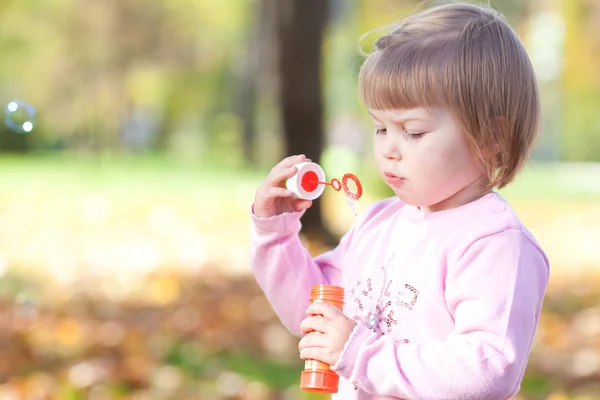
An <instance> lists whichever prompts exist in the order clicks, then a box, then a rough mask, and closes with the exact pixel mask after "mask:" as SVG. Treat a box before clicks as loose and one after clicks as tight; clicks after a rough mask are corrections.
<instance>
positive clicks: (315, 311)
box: [298, 303, 357, 365]
mask: <svg viewBox="0 0 600 400" xmlns="http://www.w3.org/2000/svg"><path fill="white" fill-rule="evenodd" d="M306 313H307V314H308V315H310V316H309V317H308V318H306V319H305V320H304V321H302V323H301V324H300V330H301V332H302V334H303V335H306V336H304V337H303V338H302V339H301V340H300V343H299V344H298V348H299V349H300V358H302V359H304V360H308V359H310V360H317V361H321V362H324V363H325V364H328V365H335V363H337V361H338V360H339V358H340V355H341V354H342V351H343V350H344V346H345V344H346V342H347V341H348V338H350V334H351V333H352V331H353V330H354V327H355V326H356V325H357V323H356V322H355V321H353V320H351V319H350V318H348V317H346V316H345V315H344V314H343V313H342V312H341V311H340V310H339V309H338V308H337V307H335V306H333V305H331V304H327V303H313V304H311V305H310V306H309V307H308V309H307V310H306ZM311 332H313V333H311ZM314 332H316V333H314Z"/></svg>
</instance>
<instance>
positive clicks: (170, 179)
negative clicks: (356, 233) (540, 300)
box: [0, 159, 600, 400]
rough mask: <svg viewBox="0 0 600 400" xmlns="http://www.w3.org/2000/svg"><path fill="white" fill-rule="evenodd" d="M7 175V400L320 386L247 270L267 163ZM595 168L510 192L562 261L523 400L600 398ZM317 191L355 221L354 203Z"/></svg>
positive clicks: (0, 385) (341, 216)
mask: <svg viewBox="0 0 600 400" xmlns="http://www.w3.org/2000/svg"><path fill="white" fill-rule="evenodd" d="M0 172H1V173H0V184H1V185H2V188H3V194H2V196H0V222H1V223H0V273H1V274H2V275H1V278H0V320H1V321H2V324H0V399H61V400H62V399H69V400H70V399H140V400H141V399H182V400H185V399H202V400H213V399H215V400H216V399H245V400H271V399H290V400H291V399H323V398H324V397H322V396H321V397H319V396H310V395H309V394H308V393H303V392H301V391H300V390H299V389H298V379H299V373H300V371H301V369H302V363H301V360H299V358H298V352H297V339H296V338H294V337H292V336H291V335H290V334H289V333H288V332H287V331H286V330H285V329H284V328H283V327H282V326H281V324H280V323H279V322H278V320H277V318H276V316H275V315H274V314H273V312H272V310H271V308H270V307H269V305H268V303H267V302H266V301H265V299H264V297H263V296H262V294H261V292H260V290H259V289H258V288H257V286H256V284H255V283H254V280H253V279H252V277H251V276H249V274H248V272H249V268H248V259H247V254H248V253H247V252H248V248H247V246H248V244H247V239H248V238H247V230H248V217H247V211H248V206H249V204H250V202H251V199H252V195H253V192H254V188H255V185H256V184H257V182H258V179H260V176H261V175H260V173H257V174H252V173H248V172H245V173H243V174H242V173H241V172H238V171H229V172H223V171H221V172H215V171H210V170H207V169H206V168H203V167H198V166H194V167H190V166H182V165H176V164H173V163H163V162H139V161H136V162H124V161H120V162H112V161H111V162H102V161H96V162H89V161H86V162H79V161H76V160H72V159H71V160H43V159H40V160H37V161H31V160H28V161H25V160H18V159H12V160H5V161H2V162H1V163H0ZM597 174H598V170H597V167H593V166H592V167H581V166H578V167H574V166H562V167H547V168H538V170H536V171H527V173H526V174H525V175H524V177H523V178H522V179H521V180H520V181H519V182H517V183H516V184H515V185H514V186H513V187H511V188H510V189H508V190H506V191H505V193H503V194H504V195H505V196H506V197H507V198H508V199H509V200H511V202H512V203H513V204H514V206H515V208H516V209H517V211H518V212H519V213H520V215H521V216H522V219H523V220H524V222H525V223H526V224H527V225H528V226H529V227H530V229H531V230H532V231H533V233H534V234H535V235H536V237H537V238H538V239H539V241H540V242H541V243H542V245H543V246H544V247H545V248H546V249H547V251H548V254H549V257H550V259H551V262H552V267H553V270H552V278H551V282H550V287H549V291H548V296H547V300H546V304H545V308H544V315H543V317H542V320H541V322H540V327H539V330H538V334H537V337H536V340H535V343H534V352H533V355H532V357H531V362H530V366H529V368H528V371H527V377H526V380H525V381H524V384H523V388H522V391H521V393H520V394H519V397H518V398H519V399H531V400H534V399H552V400H557V399H561V400H562V399H597V398H600V383H599V382H600V356H599V354H600V308H599V307H598V304H600V285H599V283H600V261H599V260H600V246H598V242H597V238H599V237H600V190H599V189H600V188H594V187H593V185H592V182H593V180H592V179H591V177H593V176H598V175H597ZM368 188H369V182H365V193H366V196H367V197H365V199H364V200H363V201H362V202H359V204H358V211H359V212H360V210H362V209H364V207H365V206H366V204H368V201H369V200H372V198H371V199H369V198H368V196H369V194H368V193H369V189H368ZM323 202H324V207H325V210H326V213H327V215H328V223H329V224H330V226H331V227H332V230H334V231H335V232H337V233H341V232H343V230H344V229H347V226H348V225H349V224H350V223H351V222H352V218H354V217H353V216H352V213H351V211H350V210H349V209H348V207H347V206H346V204H345V202H344V199H343V198H340V197H339V196H336V195H335V194H330V195H326V196H325V197H324V198H323ZM594 238H596V239H595V240H594ZM305 240H306V243H307V245H308V246H309V248H310V249H311V251H315V252H316V251H319V250H321V249H322V248H323V246H322V245H321V244H319V243H315V242H313V241H311V239H310V238H305Z"/></svg>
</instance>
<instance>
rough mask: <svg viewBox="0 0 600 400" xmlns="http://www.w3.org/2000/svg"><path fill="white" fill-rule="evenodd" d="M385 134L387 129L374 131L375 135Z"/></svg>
mask: <svg viewBox="0 0 600 400" xmlns="http://www.w3.org/2000/svg"><path fill="white" fill-rule="evenodd" d="M386 132H387V129H375V134H376V135H380V134H385V133H386Z"/></svg>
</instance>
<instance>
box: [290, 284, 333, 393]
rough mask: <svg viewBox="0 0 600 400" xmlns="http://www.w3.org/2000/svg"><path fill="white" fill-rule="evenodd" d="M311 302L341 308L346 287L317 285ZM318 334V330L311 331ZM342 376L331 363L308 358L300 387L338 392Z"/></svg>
mask: <svg viewBox="0 0 600 400" xmlns="http://www.w3.org/2000/svg"><path fill="white" fill-rule="evenodd" d="M310 294H311V299H310V302H311V303H316V302H323V303H329V304H333V305H334V306H336V307H337V308H339V309H340V310H342V309H343V307H344V288H342V287H339V286H333V285H315V286H313V288H312V290H311V292H310ZM309 334H310V335H318V334H319V333H318V332H312V333H309ZM339 380H340V377H339V376H338V374H336V373H335V372H333V371H332V370H331V369H330V368H329V365H327V364H325V363H322V362H320V361H316V360H306V362H305V364H304V371H302V377H301V380H300V388H301V389H302V390H306V391H309V392H319V393H337V391H338V383H339Z"/></svg>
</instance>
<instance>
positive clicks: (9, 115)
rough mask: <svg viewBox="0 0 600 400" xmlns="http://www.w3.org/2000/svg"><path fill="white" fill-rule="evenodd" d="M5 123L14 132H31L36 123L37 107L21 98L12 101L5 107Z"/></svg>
mask: <svg viewBox="0 0 600 400" xmlns="http://www.w3.org/2000/svg"><path fill="white" fill-rule="evenodd" d="M4 124H5V125H6V127H7V128H8V129H10V130H11V131H13V132H17V133H28V132H31V131H32V130H33V127H34V125H35V108H34V107H33V106H32V105H31V104H29V103H26V102H24V101H21V100H13V101H11V102H10V103H8V104H7V105H6V107H5V109H4Z"/></svg>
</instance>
